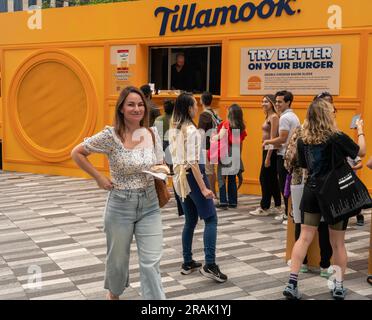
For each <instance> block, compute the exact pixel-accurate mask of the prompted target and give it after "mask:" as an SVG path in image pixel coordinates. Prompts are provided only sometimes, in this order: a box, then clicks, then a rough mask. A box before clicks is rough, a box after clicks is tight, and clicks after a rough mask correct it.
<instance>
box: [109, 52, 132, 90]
mask: <svg viewBox="0 0 372 320" xmlns="http://www.w3.org/2000/svg"><path fill="white" fill-rule="evenodd" d="M110 64H111V85H110V94H111V95H118V94H119V93H120V92H121V90H122V89H123V88H125V87H126V86H129V85H132V84H133V83H132V81H133V78H134V74H135V64H136V46H135V45H128V46H112V47H111V54H110Z"/></svg>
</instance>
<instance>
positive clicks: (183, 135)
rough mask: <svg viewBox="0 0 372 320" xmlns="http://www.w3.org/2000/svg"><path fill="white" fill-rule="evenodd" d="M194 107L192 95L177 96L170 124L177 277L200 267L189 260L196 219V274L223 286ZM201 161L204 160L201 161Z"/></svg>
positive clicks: (214, 213) (195, 104)
mask: <svg viewBox="0 0 372 320" xmlns="http://www.w3.org/2000/svg"><path fill="white" fill-rule="evenodd" d="M197 110H198V105H197V102H196V100H195V98H194V97H193V96H192V94H188V93H182V94H181V95H179V96H178V98H177V100H176V103H175V106H174V111H173V117H172V120H171V123H170V128H171V130H170V132H169V143H170V151H171V155H172V162H173V171H174V176H173V185H174V189H175V191H176V196H178V197H179V198H181V205H182V211H183V213H184V215H185V225H184V228H183V232H182V249H183V260H184V263H183V264H182V267H181V273H182V274H184V275H186V274H189V273H191V272H192V271H195V270H197V269H199V268H200V267H201V264H200V263H198V262H196V261H194V260H193V259H192V240H193V236H194V230H195V227H196V224H197V223H198V219H199V217H200V218H201V219H203V220H204V223H205V227H204V236H203V240H204V254H205V265H204V266H203V267H202V268H201V269H200V272H201V273H202V274H203V275H204V276H206V277H208V278H211V279H213V280H215V281H217V282H225V281H226V280H227V276H226V275H225V274H223V273H222V272H221V271H220V269H219V267H218V265H217V264H216V261H215V259H216V239H217V214H216V208H215V206H214V203H213V198H214V194H213V192H212V191H211V190H210V186H209V181H208V178H207V175H206V174H205V164H204V163H203V164H202V163H200V162H203V161H200V160H202V158H201V157H200V153H201V134H200V132H199V131H198V129H197V128H196V126H195V123H194V121H193V118H194V117H195V116H196V114H197ZM204 159H205V157H204Z"/></svg>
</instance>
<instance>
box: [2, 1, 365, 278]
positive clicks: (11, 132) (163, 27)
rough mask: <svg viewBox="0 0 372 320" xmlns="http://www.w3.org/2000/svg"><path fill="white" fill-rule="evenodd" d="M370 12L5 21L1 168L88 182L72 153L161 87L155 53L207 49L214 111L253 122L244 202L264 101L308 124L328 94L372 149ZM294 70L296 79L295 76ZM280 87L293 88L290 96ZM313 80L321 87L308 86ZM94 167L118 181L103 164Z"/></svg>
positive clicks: (239, 7)
mask: <svg viewBox="0 0 372 320" xmlns="http://www.w3.org/2000/svg"><path fill="white" fill-rule="evenodd" d="M370 12H372V1H365V0H354V1H349V0H322V1H314V0H297V1H287V0H251V1H244V0H236V1H229V4H228V5H226V1H222V0H214V1H211V0H206V1H194V3H190V2H189V1H185V0H177V1H174V0H171V1H165V0H159V1H131V2H124V3H113V4H102V5H92V6H84V7H68V8H56V9H45V10H41V11H32V12H30V13H28V12H26V11H23V12H14V13H2V14H0V30H2V32H1V35H0V74H1V94H0V111H1V112H0V138H1V140H2V147H3V149H2V158H3V169H4V170H9V171H21V172H32V173H44V174H56V175H66V176H76V177H86V175H85V173H83V172H82V171H81V170H80V169H78V168H77V167H76V165H75V164H74V163H73V161H72V160H71V158H70V152H71V149H72V148H73V146H75V145H76V144H78V143H79V142H81V141H82V140H83V138H84V137H87V136H90V135H92V134H94V133H95V132H98V131H100V130H101V129H102V128H103V127H104V126H105V125H106V124H111V123H112V118H113V114H114V109H115V103H116V99H117V97H118V94H119V92H120V90H121V89H122V88H123V87H125V86H126V85H135V86H140V85H142V84H144V83H148V82H151V79H150V77H151V74H152V73H156V72H159V69H157V64H156V63H155V62H154V61H153V60H152V58H153V56H152V53H151V52H155V51H152V50H155V49H156V48H160V49H159V50H164V48H168V49H167V50H170V51H169V52H170V53H172V50H173V49H175V48H180V47H181V48H186V47H187V48H194V47H200V46H201V47H203V48H207V49H206V50H207V51H208V59H207V63H208V72H209V73H208V74H207V79H209V78H210V76H211V75H213V72H212V73H211V71H210V70H212V71H213V70H214V69H215V68H216V66H217V67H218V73H217V78H218V79H217V80H218V81H217V85H216V84H215V86H217V89H216V90H217V94H216V93H215V99H214V102H213V106H214V107H215V108H216V110H217V111H218V112H219V113H220V116H221V117H222V118H224V117H225V116H226V108H227V107H228V106H230V105H231V104H233V103H238V104H239V105H241V107H242V108H243V111H244V118H245V122H246V126H247V133H248V137H247V139H245V141H244V146H243V148H244V149H243V154H242V157H243V161H244V166H245V172H244V182H243V186H242V188H241V189H240V191H241V192H242V193H249V194H259V193H260V185H259V179H258V177H259V172H260V166H261V124H262V123H263V121H264V114H263V112H262V109H261V99H262V94H263V92H268V90H269V91H270V90H271V93H275V91H278V89H291V88H292V87H293V88H294V92H295V100H294V103H293V108H294V111H295V112H296V113H297V114H298V116H299V117H300V119H301V120H303V119H304V116H305V112H306V109H307V106H308V105H309V102H310V101H311V100H312V98H313V96H314V94H315V93H316V92H318V91H322V90H323V89H329V91H331V93H333V94H334V96H335V105H336V107H337V109H338V113H337V122H338V125H339V127H340V128H341V129H342V130H343V131H345V132H346V133H348V134H349V135H350V136H352V137H354V138H356V133H355V131H353V130H351V129H350V128H349V125H350V121H351V119H352V117H353V116H354V115H355V114H362V117H363V118H364V121H365V133H366V139H367V143H368V145H369V144H371V143H372V142H371V141H372V107H371V106H372V90H371V88H372V20H371V17H370ZM216 46H217V47H218V50H219V53H218V54H217V57H218V59H217V61H213V62H212V61H211V60H210V57H211V55H210V51H211V50H214V49H213V48H214V47H216ZM154 48H155V49H154ZM162 48H163V49H162ZM172 48H173V49H172ZM283 48H284V49H283ZM309 48H312V49H309ZM203 50H204V49H203ZM276 52H277V53H278V56H277V60H275V61H274V60H272V59H273V56H274V53H276ZM330 52H333V53H334V55H335V57H334V60H332V59H333V58H332V59H331V56H330V55H329V54H330ZM283 55H285V56H283ZM154 57H155V55H154ZM302 57H304V59H305V60H304V61H305V62H304V61H302V60H301V59H302ZM295 59H300V60H301V61H299V62H294V61H291V60H295ZM283 60H286V61H287V62H281V61H283ZM270 61H271V62H272V61H273V64H271V63H270ZM293 68H295V69H296V70H297V71H298V72H295V73H290V72H293ZM265 69H266V70H265ZM275 69H282V70H280V72H282V73H279V71H278V70H275ZM304 69H306V72H307V73H304V72H305V70H304ZM315 69H317V70H315ZM157 70H158V71H157ZM168 70H169V68H168ZM288 75H290V76H291V77H292V78H291V79H289V80H288V78H286V77H288ZM274 76H275V77H276V78H275V77H274ZM278 76H283V77H284V78H283V79H285V81H292V82H286V84H285V85H283V86H284V87H280V86H278V85H280V82H279V84H278V82H275V81H274V80H275V79H278ZM307 76H309V77H310V76H311V77H313V80H314V81H313V82H309V83H308V84H307V82H306V81H307V80H308V79H307V78H306V77H307ZM214 77H216V73H215V74H214ZM296 77H297V78H296ZM262 79H265V83H263V82H262V81H263V80H262ZM280 79H281V78H280ZM209 81H210V79H209ZM276 81H277V80H276ZM168 84H169V83H168ZM300 84H301V85H300ZM318 85H319V87H317V86H318ZM168 89H169V88H168ZM317 90H318V91H317ZM172 97H174V96H173V95H172V94H170V93H169V91H165V93H164V92H161V91H160V93H159V95H156V96H155V97H154V100H155V101H156V102H157V103H158V104H161V103H162V101H163V100H164V99H166V98H172ZM370 150H371V149H370V148H368V152H367V155H368V156H370V155H372V153H371V151H370ZM92 162H93V164H94V165H95V166H96V167H97V168H99V170H101V171H102V172H105V173H108V164H107V161H106V160H105V159H104V157H103V156H102V155H93V156H92ZM360 177H361V178H362V180H363V181H364V182H365V183H366V185H367V187H368V188H369V191H370V192H372V171H368V169H366V168H364V169H363V170H361V173H360ZM290 247H291V246H290ZM370 265H372V263H371V264H370ZM371 268H372V266H371ZM370 273H372V270H370Z"/></svg>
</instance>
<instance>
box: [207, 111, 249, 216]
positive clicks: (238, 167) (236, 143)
mask: <svg viewBox="0 0 372 320" xmlns="http://www.w3.org/2000/svg"><path fill="white" fill-rule="evenodd" d="M246 136H247V132H246V131H245V123H244V119H243V111H242V108H241V107H240V106H239V105H237V104H233V105H231V106H230V107H229V109H228V114H227V120H225V121H223V122H222V123H221V124H220V125H219V127H218V131H217V134H215V135H214V136H213V137H212V138H211V141H212V143H214V144H215V145H218V148H217V150H218V153H219V155H218V167H217V176H218V185H219V192H220V202H219V204H217V205H216V207H217V208H222V209H227V208H236V207H237V205H238V187H237V185H236V177H237V175H239V174H241V172H242V171H243V168H242V167H243V163H242V160H241V153H242V148H243V140H244V139H245V137H246ZM212 153H213V150H212V149H210V150H209V158H210V159H211V158H212V159H211V160H212V161H214V160H213V155H212ZM226 180H227V183H226ZM226 187H227V193H226Z"/></svg>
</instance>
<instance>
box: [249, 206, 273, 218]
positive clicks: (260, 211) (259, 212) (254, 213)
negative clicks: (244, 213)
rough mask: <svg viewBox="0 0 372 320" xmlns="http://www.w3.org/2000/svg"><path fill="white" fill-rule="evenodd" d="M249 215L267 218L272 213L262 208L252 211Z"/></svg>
mask: <svg viewBox="0 0 372 320" xmlns="http://www.w3.org/2000/svg"><path fill="white" fill-rule="evenodd" d="M249 214H251V215H252V216H261V217H266V216H268V215H269V214H270V213H269V210H264V209H262V208H257V209H256V210H253V211H250V212H249Z"/></svg>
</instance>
